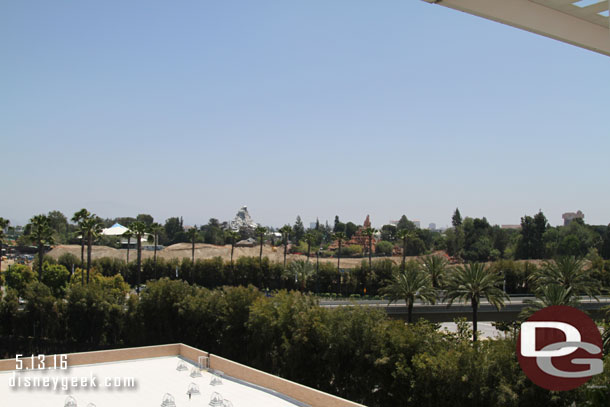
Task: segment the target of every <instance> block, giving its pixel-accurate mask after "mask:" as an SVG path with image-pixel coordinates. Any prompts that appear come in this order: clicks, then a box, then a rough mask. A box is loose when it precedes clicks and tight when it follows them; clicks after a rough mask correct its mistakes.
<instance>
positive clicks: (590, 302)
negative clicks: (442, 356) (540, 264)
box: [320, 296, 610, 322]
mask: <svg viewBox="0 0 610 407" xmlns="http://www.w3.org/2000/svg"><path fill="white" fill-rule="evenodd" d="M527 299H529V300H532V299H534V297H531V296H515V297H511V299H510V301H507V302H506V303H505V306H504V307H503V308H502V309H500V310H497V309H496V308H495V307H494V306H493V305H491V304H489V302H487V300H482V301H481V304H480V306H479V312H478V316H479V321H514V320H516V319H517V317H518V315H519V313H520V312H521V311H522V310H523V308H525V307H526V306H527V304H526V303H525V300H527ZM320 306H322V307H325V308H337V307H344V306H365V307H371V308H381V309H384V310H385V311H386V313H387V314H388V316H390V317H392V318H397V319H406V318H407V306H406V305H405V302H404V301H398V302H395V303H392V304H390V303H389V301H387V300H351V301H350V300H320ZM606 306H610V297H608V296H605V297H600V299H599V301H597V300H595V299H592V298H589V297H581V308H582V309H583V310H585V311H587V312H589V313H590V314H591V315H592V316H601V315H602V313H603V312H602V311H600V310H601V308H603V307H606ZM419 318H424V319H427V320H430V321H432V322H451V321H453V320H455V319H456V318H467V319H469V320H470V319H471V318H472V308H471V306H470V304H464V303H460V302H454V303H453V305H451V306H450V307H449V306H448V304H447V303H446V302H440V303H436V304H434V305H432V304H423V303H421V302H419V301H418V302H416V303H415V304H414V306H413V319H414V320H417V319H419Z"/></svg>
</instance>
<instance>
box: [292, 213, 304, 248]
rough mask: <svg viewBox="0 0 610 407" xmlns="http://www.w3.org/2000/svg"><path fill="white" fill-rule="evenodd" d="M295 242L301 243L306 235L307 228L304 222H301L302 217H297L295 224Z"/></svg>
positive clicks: (293, 229)
mask: <svg viewBox="0 0 610 407" xmlns="http://www.w3.org/2000/svg"><path fill="white" fill-rule="evenodd" d="M292 231H293V235H294V241H295V242H296V243H299V242H300V241H301V239H303V236H304V235H305V226H303V221H302V220H301V216H297V220H296V222H294V226H293V228H292Z"/></svg>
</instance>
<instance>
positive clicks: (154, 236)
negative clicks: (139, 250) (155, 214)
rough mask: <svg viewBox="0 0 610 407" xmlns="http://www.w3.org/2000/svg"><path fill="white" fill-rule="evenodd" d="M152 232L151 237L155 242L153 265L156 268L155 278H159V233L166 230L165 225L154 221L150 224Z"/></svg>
mask: <svg viewBox="0 0 610 407" xmlns="http://www.w3.org/2000/svg"><path fill="white" fill-rule="evenodd" d="M149 230H150V233H151V234H152V235H151V238H152V240H153V244H154V245H155V248H154V254H153V267H154V269H155V278H157V245H158V244H159V233H161V231H162V230H164V228H163V226H161V225H160V224H158V223H156V222H155V223H153V224H152V225H150V228H149Z"/></svg>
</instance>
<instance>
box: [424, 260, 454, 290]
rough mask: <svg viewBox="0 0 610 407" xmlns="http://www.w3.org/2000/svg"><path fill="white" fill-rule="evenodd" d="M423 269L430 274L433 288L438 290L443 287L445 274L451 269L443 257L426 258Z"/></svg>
mask: <svg viewBox="0 0 610 407" xmlns="http://www.w3.org/2000/svg"><path fill="white" fill-rule="evenodd" d="M421 266H422V269H423V270H424V271H425V272H426V273H428V275H429V276H430V280H432V287H434V288H435V289H438V288H440V287H441V286H442V284H443V280H444V278H445V274H446V273H447V270H448V268H449V262H448V261H447V259H445V258H444V257H441V256H426V257H424V259H423V261H422V263H421Z"/></svg>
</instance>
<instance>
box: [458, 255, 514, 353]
mask: <svg viewBox="0 0 610 407" xmlns="http://www.w3.org/2000/svg"><path fill="white" fill-rule="evenodd" d="M500 284H502V278H501V277H500V276H499V275H498V274H496V273H493V272H491V271H490V269H489V268H487V267H486V266H485V264H482V263H469V264H467V265H464V266H460V267H458V268H457V269H456V270H454V272H453V273H452V274H451V275H450V276H449V277H448V279H447V297H446V298H447V300H448V306H451V304H453V302H454V301H455V300H459V301H463V302H465V303H468V302H470V305H471V306H472V340H473V341H476V340H477V313H478V310H479V305H480V303H481V298H482V297H485V298H486V299H487V301H488V302H489V303H490V304H491V305H493V306H494V307H496V309H500V308H502V307H503V306H504V300H507V299H508V296H507V295H506V294H505V293H504V292H503V291H502V290H501V289H499V288H498V285H500Z"/></svg>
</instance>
